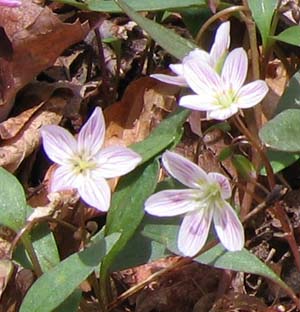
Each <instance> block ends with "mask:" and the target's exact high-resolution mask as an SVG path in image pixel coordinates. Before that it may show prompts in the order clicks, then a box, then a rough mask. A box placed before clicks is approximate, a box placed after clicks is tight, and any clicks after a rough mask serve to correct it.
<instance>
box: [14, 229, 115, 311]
mask: <svg viewBox="0 0 300 312" xmlns="http://www.w3.org/2000/svg"><path fill="white" fill-rule="evenodd" d="M118 238H119V234H113V235H110V236H109V237H107V238H105V239H102V240H99V241H97V242H93V243H92V244H91V245H90V246H89V247H87V248H86V249H85V250H83V251H81V252H79V253H76V254H73V255H71V256H70V257H68V258H66V259H65V260H63V261H62V262H60V263H59V264H58V265H56V266H55V267H54V268H52V269H51V270H49V271H48V272H46V273H44V274H43V275H42V276H41V277H40V278H39V279H38V280H37V281H36V282H35V283H34V284H33V285H32V286H31V288H30V289H29V291H28V292H27V294H26V296H25V298H24V300H23V303H22V306H21V308H20V312H51V311H53V310H54V309H55V308H57V307H58V306H59V305H60V304H62V303H63V302H64V301H65V300H66V298H68V297H69V296H70V295H71V294H72V293H73V292H74V291H75V290H76V289H77V287H78V286H79V284H80V283H81V282H82V281H84V280H85V279H86V278H87V277H88V276H89V275H90V274H91V273H92V272H93V271H94V270H95V269H97V268H98V267H99V264H100V262H101V260H102V258H103V257H104V256H105V255H106V253H107V252H109V250H110V248H111V246H112V245H113V244H114V243H115V242H116V241H117V239H118Z"/></svg>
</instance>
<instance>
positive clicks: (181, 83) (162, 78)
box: [150, 74, 187, 87]
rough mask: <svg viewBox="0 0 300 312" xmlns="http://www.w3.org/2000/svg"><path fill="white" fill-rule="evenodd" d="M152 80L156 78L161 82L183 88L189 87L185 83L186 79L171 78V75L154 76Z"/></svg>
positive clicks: (180, 77)
mask: <svg viewBox="0 0 300 312" xmlns="http://www.w3.org/2000/svg"><path fill="white" fill-rule="evenodd" d="M150 77H151V78H155V79H157V80H159V81H162V82H165V83H169V84H172V85H176V86H182V87H187V83H186V81H185V78H184V77H183V76H170V75H164V74H153V75H150Z"/></svg>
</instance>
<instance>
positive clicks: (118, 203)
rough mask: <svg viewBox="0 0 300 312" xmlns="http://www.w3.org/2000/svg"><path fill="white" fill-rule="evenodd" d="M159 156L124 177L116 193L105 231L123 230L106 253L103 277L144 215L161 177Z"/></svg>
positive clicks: (108, 232) (102, 269) (102, 270)
mask: <svg viewBox="0 0 300 312" xmlns="http://www.w3.org/2000/svg"><path fill="white" fill-rule="evenodd" d="M158 172H159V164H158V162H157V160H154V161H153V162H151V163H148V164H145V165H144V166H140V167H138V168H137V169H135V170H134V171H133V172H131V173H130V174H128V175H127V176H126V177H123V178H122V179H121V181H120V183H119V184H118V187H117V190H116V191H115V193H114V194H113V197H112V202H111V207H110V209H109V212H108V215H107V224H106V234H111V233H114V232H119V233H122V234H121V236H120V239H119V240H118V242H117V243H116V244H115V245H114V246H113V248H112V250H111V251H110V253H109V254H108V255H107V256H106V257H105V259H104V261H103V264H102V266H101V278H103V280H104V279H105V278H106V277H107V274H108V270H109V268H110V266H111V265H112V264H113V262H114V260H115V258H116V256H117V255H118V253H119V252H120V251H121V250H122V249H123V248H124V246H125V245H126V244H127V242H128V241H129V239H130V238H131V237H132V236H133V235H134V232H135V231H136V229H137V228H138V226H139V225H140V223H141V221H142V219H143V216H144V202H145V200H146V199H147V198H148V197H149V196H150V195H151V194H152V193H153V192H154V190H155V187H156V184H157V180H158Z"/></svg>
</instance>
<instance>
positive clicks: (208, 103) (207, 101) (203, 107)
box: [179, 93, 217, 111]
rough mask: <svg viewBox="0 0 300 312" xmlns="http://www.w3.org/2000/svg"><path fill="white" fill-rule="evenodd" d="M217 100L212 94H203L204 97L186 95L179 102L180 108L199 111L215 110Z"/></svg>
mask: <svg viewBox="0 0 300 312" xmlns="http://www.w3.org/2000/svg"><path fill="white" fill-rule="evenodd" d="M216 105H217V100H216V98H215V97H213V96H211V95H210V94H205V93H203V94H202V95H194V94H192V95H185V96H182V97H181V98H180V100H179V106H182V107H186V108H189V109H193V110H197V111H211V110H215V109H216Z"/></svg>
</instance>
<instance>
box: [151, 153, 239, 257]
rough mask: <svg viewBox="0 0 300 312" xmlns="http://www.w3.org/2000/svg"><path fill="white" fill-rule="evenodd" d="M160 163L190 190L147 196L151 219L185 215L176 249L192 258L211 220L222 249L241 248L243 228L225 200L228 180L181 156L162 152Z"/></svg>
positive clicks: (227, 195) (228, 194) (228, 187)
mask: <svg viewBox="0 0 300 312" xmlns="http://www.w3.org/2000/svg"><path fill="white" fill-rule="evenodd" d="M162 162H163V165H164V167H165V168H166V170H167V171H168V172H169V174H170V175H171V176H173V177H174V178H175V179H177V180H178V181H179V182H181V183H182V184H184V185H186V186H187V187H189V188H188V189H182V190H165V191H161V192H158V193H156V194H154V195H152V196H150V197H149V198H148V199H147V201H146V202H145V211H146V212H148V213H149V214H151V215H154V216H162V217H171V216H176V215H181V214H185V216H184V218H183V221H182V224H181V226H180V230H179V234H178V249H179V251H180V252H182V254H183V255H185V256H189V257H192V256H195V255H196V254H197V253H198V252H199V251H200V250H201V248H202V247H203V245H204V244H205V242H206V240H207V236H208V232H209V229H210V225H211V222H212V220H213V221H214V227H215V230H216V232H217V234H218V236H219V239H220V241H221V243H222V244H223V246H224V247H225V248H226V249H228V250H229V251H237V250H241V249H242V248H243V246H244V241H245V238H244V229H243V226H242V224H241V222H240V220H239V219H238V217H237V215H236V213H235V211H234V210H233V208H232V207H231V205H230V204H229V203H228V202H227V201H226V199H228V198H230V197H231V187H230V183H229V181H228V179H227V178H226V177H225V176H223V175H222V174H220V173H215V172H211V173H208V174H207V173H205V172H204V171H203V170H202V169H201V168H199V167H198V166H197V165H196V164H194V163H192V162H191V161H189V160H187V159H185V158H184V157H182V156H180V155H178V154H176V153H173V152H169V151H167V152H165V153H164V154H163V157H162Z"/></svg>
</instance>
